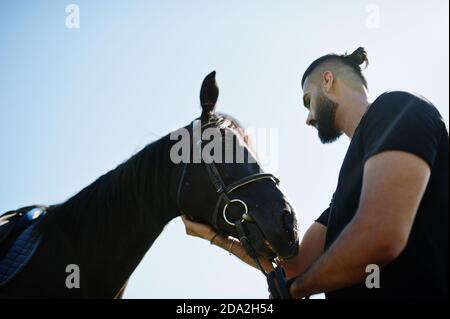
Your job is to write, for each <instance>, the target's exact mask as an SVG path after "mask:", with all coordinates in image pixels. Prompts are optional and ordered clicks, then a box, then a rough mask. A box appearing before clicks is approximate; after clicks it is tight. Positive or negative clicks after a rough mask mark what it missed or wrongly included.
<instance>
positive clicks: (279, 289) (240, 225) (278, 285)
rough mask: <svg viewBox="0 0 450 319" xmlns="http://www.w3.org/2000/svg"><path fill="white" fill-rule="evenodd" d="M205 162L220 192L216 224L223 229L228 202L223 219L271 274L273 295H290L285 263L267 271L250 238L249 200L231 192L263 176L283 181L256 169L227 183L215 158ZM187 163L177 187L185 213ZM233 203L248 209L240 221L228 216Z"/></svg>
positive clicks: (251, 255)
mask: <svg viewBox="0 0 450 319" xmlns="http://www.w3.org/2000/svg"><path fill="white" fill-rule="evenodd" d="M208 125H211V123H206V124H203V125H202V126H201V128H202V129H203V128H204V127H207V126H208ZM192 127H193V129H194V122H192ZM194 143H195V141H194ZM197 143H198V144H201V145H202V144H203V140H202V138H201V137H200V138H199V141H197ZM202 163H203V164H204V165H205V167H206V171H207V172H208V176H209V179H210V181H211V183H212V185H213V186H214V188H215V190H216V193H217V194H218V197H217V201H216V205H215V208H214V212H213V215H212V216H213V218H212V226H214V228H215V229H216V230H218V229H219V227H218V220H219V210H220V206H221V205H222V203H223V202H224V203H225V205H224V206H223V209H222V218H223V220H224V221H225V222H226V223H227V224H228V225H230V226H232V227H235V228H236V231H237V233H238V235H239V241H240V243H241V244H242V245H243V247H244V249H245V250H246V252H247V254H248V255H249V256H250V257H252V259H253V260H254V261H255V263H256V265H257V267H258V269H259V270H260V271H261V272H262V273H263V275H264V276H265V277H266V278H267V282H268V285H269V290H270V291H271V293H272V296H273V297H275V298H278V299H286V298H290V295H289V290H288V287H287V286H286V281H285V275H284V271H283V269H282V268H281V267H275V271H273V272H271V273H266V271H265V270H264V268H263V267H262V265H261V263H260V261H259V258H258V255H257V253H256V251H255V249H254V248H253V246H252V244H251V242H250V240H249V239H248V237H247V232H246V230H245V224H246V223H254V219H253V217H252V216H251V215H250V212H249V210H248V206H247V204H246V203H245V201H244V200H242V199H238V198H232V196H231V194H232V192H234V191H235V190H237V189H239V188H242V187H244V186H247V185H249V184H251V183H255V182H257V181H260V180H271V181H272V182H274V183H275V185H277V186H278V184H279V183H280V181H279V180H278V178H277V177H275V176H274V175H273V174H269V173H255V174H251V175H248V176H246V177H244V178H242V179H239V180H237V181H235V182H233V183H231V184H230V185H226V184H225V182H224V181H223V179H222V177H221V175H220V173H219V171H218V170H217V167H216V165H215V163H214V162H213V161H211V162H206V161H202ZM187 164H188V163H186V162H185V163H183V168H182V171H181V175H180V179H179V182H178V188H177V206H178V209H179V211H180V212H181V214H183V210H182V208H181V195H182V190H183V186H184V179H185V175H186V171H187ZM233 203H237V204H240V205H241V206H242V207H243V208H244V213H243V214H242V217H241V218H240V219H238V220H236V221H231V220H230V219H229V218H228V216H227V208H228V207H229V206H230V205H231V204H233ZM256 228H257V229H258V230H259V228H258V227H256ZM259 231H260V230H259ZM260 232H261V231H260Z"/></svg>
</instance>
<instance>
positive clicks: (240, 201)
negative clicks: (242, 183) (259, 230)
mask: <svg viewBox="0 0 450 319" xmlns="http://www.w3.org/2000/svg"><path fill="white" fill-rule="evenodd" d="M231 203H239V204H241V205H242V206H243V207H244V209H245V213H243V214H242V222H244V221H252V218H251V217H250V215H249V214H248V207H247V204H246V203H245V202H244V201H242V200H240V199H232V200H230V202H229V203H227V204H225V206H224V207H223V219H224V220H225V222H226V223H227V224H228V225H230V226H233V227H234V226H235V225H236V224H235V223H232V222H230V221H229V219H228V218H227V208H228V205H229V204H231Z"/></svg>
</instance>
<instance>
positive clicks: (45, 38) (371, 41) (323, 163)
mask: <svg viewBox="0 0 450 319" xmlns="http://www.w3.org/2000/svg"><path fill="white" fill-rule="evenodd" d="M70 3H75V4H77V5H78V6H79V8H80V18H81V20H80V22H81V25H80V26H81V28H80V29H67V28H66V26H65V19H66V16H67V13H66V12H65V7H66V5H68V4H70ZM371 4H374V5H376V7H375V9H373V8H374V7H373V6H370V5H371ZM448 9H449V8H448V1H446V0H429V1H418V0H415V1H406V0H402V1H387V0H383V1H360V0H358V1H357V0H352V1H344V2H342V1H341V2H336V1H320V2H313V1H282V2H281V1H266V0H253V1H236V0H233V1H217V0H215V1H206V0H192V1H181V0H179V1H145V0H141V1H138V0H132V1H112V0H108V1H87V0H83V1H82V0H73V1H43V0H42V1H31V0H28V1H26V0H20V1H12V0H10V1H1V2H0V152H1V153H0V178H1V181H2V182H1V183H0V211H6V210H9V209H14V208H18V207H21V206H25V205H28V204H33V203H42V204H53V203H57V202H61V201H64V200H65V199H67V198H68V197H70V196H72V195H73V194H75V193H76V192H77V191H78V190H80V189H81V188H83V187H84V186H86V185H88V184H89V183H91V182H92V181H93V180H94V179H96V178H97V177H98V176H100V175H101V174H103V173H105V172H106V171H108V170H110V169H112V168H114V167H115V166H116V165H117V164H118V163H120V162H122V161H123V160H125V159H127V158H128V157H130V156H131V155H132V154H133V153H134V152H136V151H137V150H139V149H140V148H141V147H143V146H144V145H146V144H147V143H149V142H151V141H153V140H155V139H156V138H157V137H159V136H161V135H164V134H166V133H168V132H170V131H171V130H173V129H176V128H178V127H181V126H183V125H185V124H187V123H188V122H190V121H191V120H192V119H193V118H194V117H196V116H198V115H199V105H198V104H199V103H198V93H199V89H200V84H201V81H202V80H203V77H204V76H205V75H206V74H207V73H208V72H210V71H211V70H217V79H218V82H219V85H220V88H221V95H220V100H219V104H218V108H219V110H221V111H224V112H228V113H230V114H232V115H234V116H235V117H237V118H238V119H239V120H241V122H243V123H244V125H246V126H251V127H263V128H264V127H265V128H270V127H272V128H277V129H278V130H279V137H280V146H279V154H278V157H279V169H278V170H277V172H276V173H277V175H278V176H279V177H280V179H281V181H282V188H283V190H284V191H285V192H286V193H287V194H288V196H289V197H290V198H291V200H292V201H293V203H294V205H295V207H296V209H297V214H298V218H299V222H300V229H301V232H302V233H303V232H304V231H305V229H306V228H307V227H308V226H309V225H310V224H311V223H312V222H313V220H314V219H315V218H316V217H317V216H318V215H319V214H320V213H321V212H322V210H323V209H324V208H325V207H326V206H327V205H328V204H329V201H330V198H331V195H332V193H333V190H334V187H335V185H336V178H337V174H338V172H339V168H340V164H341V161H342V159H343V156H344V154H345V151H346V148H347V146H348V139H347V138H345V137H344V138H342V139H341V140H340V141H339V142H337V143H335V144H333V145H321V144H320V142H319V140H318V138H317V133H316V132H315V130H314V129H311V128H308V127H306V126H305V124H304V123H305V118H306V115H307V114H306V110H305V109H304V108H303V107H302V105H301V88H300V78H301V75H302V73H303V71H304V69H305V68H306V67H307V66H308V64H309V63H310V62H311V61H312V60H313V59H315V58H317V57H319V56H320V55H323V54H326V53H330V52H338V53H343V52H345V51H351V50H354V49H356V48H357V47H358V46H364V47H366V49H367V51H368V52H369V56H370V59H371V64H370V66H369V68H368V70H367V71H366V75H367V77H368V80H369V86H370V92H371V96H372V97H373V98H376V97H377V96H378V95H379V94H381V93H382V92H384V91H388V90H408V91H413V92H416V93H419V94H422V95H424V96H426V97H427V98H429V99H430V100H431V101H433V102H434V103H435V105H436V106H437V108H438V109H439V110H440V111H441V113H442V115H443V117H444V118H445V121H446V123H448V105H449V93H448V92H449V91H448V87H449V64H448V63H449V62H448V61H449V51H448V45H449V42H448V41H449V40H448V38H449V34H448V33H449V31H448V30H449V17H448ZM367 10H368V11H367ZM374 10H375V11H374ZM376 11H379V21H378V25H377V22H375V25H374V24H373V21H374V20H373V19H372V18H373V15H374V14H376ZM368 19H369V22H368V21H367V20H368ZM375 20H377V19H376V17H375ZM374 26H375V27H374ZM125 297H129V298H172V297H173V298H221V297H224V298H265V297H267V292H266V285H265V281H264V278H262V277H261V275H260V274H259V273H258V272H256V271H254V270H252V269H250V268H249V267H247V266H246V265H244V264H242V263H241V262H239V261H238V260H237V259H235V258H234V257H230V256H228V254H227V253H226V252H223V251H220V250H219V249H218V248H215V247H212V246H210V245H209V243H207V242H205V241H201V240H199V239H195V238H190V237H187V236H186V235H185V232H184V227H183V225H182V223H181V221H180V220H179V219H176V220H174V221H173V222H172V223H170V224H169V225H168V226H167V227H166V229H165V231H164V232H163V234H162V235H161V237H160V238H159V239H158V240H157V241H156V243H155V244H154V246H153V247H152V249H151V250H150V251H149V252H148V253H147V255H146V257H145V259H144V260H143V261H142V263H141V265H140V266H139V268H138V269H137V271H136V272H135V273H134V275H133V276H132V278H131V280H130V283H129V287H128V290H127V291H126V293H125Z"/></svg>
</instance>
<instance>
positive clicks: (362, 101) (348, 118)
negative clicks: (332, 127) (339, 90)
mask: <svg viewBox="0 0 450 319" xmlns="http://www.w3.org/2000/svg"><path fill="white" fill-rule="evenodd" d="M342 96H343V98H342V101H341V103H340V104H341V105H342V106H344V107H341V108H338V113H337V114H336V120H337V126H338V128H339V129H340V130H341V131H342V132H344V134H345V135H347V136H348V137H349V138H350V139H351V138H352V137H353V134H354V133H355V130H356V128H357V127H358V125H359V122H361V119H362V117H363V116H364V114H365V113H366V111H367V109H368V108H369V105H370V103H371V102H370V100H369V95H368V92H367V90H366V89H365V88H364V89H363V90H359V91H356V90H350V89H348V90H346V92H345V93H344V94H343V95H342ZM339 109H340V112H339Z"/></svg>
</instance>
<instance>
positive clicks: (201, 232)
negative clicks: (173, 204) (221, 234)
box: [181, 215, 217, 240]
mask: <svg viewBox="0 0 450 319" xmlns="http://www.w3.org/2000/svg"><path fill="white" fill-rule="evenodd" d="M181 220H182V221H183V223H184V226H185V227H186V234H188V235H190V236H195V237H199V238H203V239H206V240H211V239H212V238H213V237H214V236H215V235H216V234H217V233H216V232H215V231H214V229H212V227H210V226H208V225H205V224H201V223H196V222H193V221H192V220H190V219H189V218H188V217H187V216H184V215H182V216H181Z"/></svg>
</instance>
